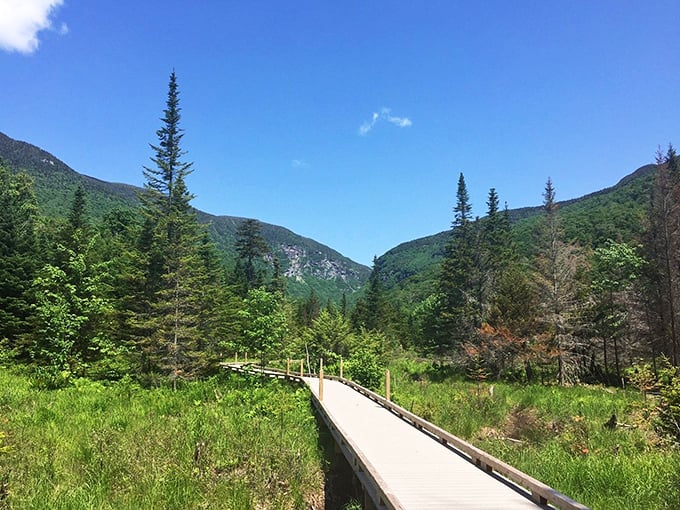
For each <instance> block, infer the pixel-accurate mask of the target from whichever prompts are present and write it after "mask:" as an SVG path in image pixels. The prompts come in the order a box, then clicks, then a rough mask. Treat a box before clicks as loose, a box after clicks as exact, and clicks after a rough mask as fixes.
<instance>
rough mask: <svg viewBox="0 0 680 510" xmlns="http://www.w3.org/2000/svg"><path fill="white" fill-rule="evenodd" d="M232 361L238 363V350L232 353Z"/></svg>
mask: <svg viewBox="0 0 680 510" xmlns="http://www.w3.org/2000/svg"><path fill="white" fill-rule="evenodd" d="M234 363H238V352H235V353H234Z"/></svg>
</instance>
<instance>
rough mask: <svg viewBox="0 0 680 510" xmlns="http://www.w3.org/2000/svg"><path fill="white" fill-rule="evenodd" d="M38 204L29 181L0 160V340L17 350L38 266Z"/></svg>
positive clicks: (26, 175)
mask: <svg viewBox="0 0 680 510" xmlns="http://www.w3.org/2000/svg"><path fill="white" fill-rule="evenodd" d="M37 217H38V208H37V201H36V198H35V194H34V192H33V181H32V179H31V178H30V177H29V176H28V174H26V173H24V172H20V173H18V174H12V173H11V172H10V171H9V169H8V168H6V167H5V166H3V164H2V163H1V162H0V343H1V342H3V341H4V342H6V345H5V347H6V348H7V349H8V352H11V353H16V354H23V355H25V353H19V352H18V350H20V345H19V339H20V337H21V336H22V335H24V334H25V333H26V332H27V330H28V327H29V322H30V320H31V317H32V314H33V312H32V310H31V302H32V297H31V285H32V282H33V278H34V276H35V271H36V270H37V268H38V267H39V259H40V257H39V255H38V250H37V240H36V233H35V228H36V221H37Z"/></svg>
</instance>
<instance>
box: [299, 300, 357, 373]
mask: <svg viewBox="0 0 680 510" xmlns="http://www.w3.org/2000/svg"><path fill="white" fill-rule="evenodd" d="M302 342H303V343H304V345H302V346H300V351H301V353H302V352H304V353H305V354H307V353H309V358H310V363H311V364H312V365H313V366H314V367H316V366H318V363H319V360H320V359H321V358H323V360H324V364H325V365H333V364H335V363H337V362H338V361H339V358H340V356H344V357H345V358H346V357H347V356H348V354H349V351H350V348H351V346H352V345H353V343H354V333H353V332H352V328H351V326H350V324H349V322H348V320H347V319H346V318H345V317H343V316H342V315H341V314H340V313H339V312H338V311H337V310H335V309H334V308H331V309H328V308H324V309H323V310H321V312H320V313H319V315H318V317H316V318H315V319H314V320H313V321H312V325H311V326H310V327H309V328H307V329H306V330H304V332H303V334H302Z"/></svg>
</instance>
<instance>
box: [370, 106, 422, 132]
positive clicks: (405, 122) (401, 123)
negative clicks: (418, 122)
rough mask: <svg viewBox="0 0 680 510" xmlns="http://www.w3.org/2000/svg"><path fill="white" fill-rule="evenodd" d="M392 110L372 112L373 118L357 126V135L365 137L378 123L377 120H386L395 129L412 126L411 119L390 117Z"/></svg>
mask: <svg viewBox="0 0 680 510" xmlns="http://www.w3.org/2000/svg"><path fill="white" fill-rule="evenodd" d="M391 112H392V110H390V109H389V108H382V109H381V110H380V113H378V112H373V116H372V117H371V120H369V121H366V122H364V123H363V124H362V125H361V126H359V134H360V135H361V136H365V135H367V134H368V133H369V131H371V129H373V126H375V124H376V123H377V122H378V121H379V120H381V119H382V120H386V121H387V122H389V123H390V124H394V125H395V126H397V127H400V128H404V127H409V126H411V125H412V124H413V122H411V119H409V118H408V117H396V116H394V115H392V113H391Z"/></svg>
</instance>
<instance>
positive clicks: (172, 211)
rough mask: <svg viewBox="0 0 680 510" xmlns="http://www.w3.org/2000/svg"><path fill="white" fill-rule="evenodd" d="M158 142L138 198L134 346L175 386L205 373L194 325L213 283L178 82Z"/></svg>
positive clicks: (147, 366) (201, 315)
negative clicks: (140, 311) (140, 329)
mask: <svg viewBox="0 0 680 510" xmlns="http://www.w3.org/2000/svg"><path fill="white" fill-rule="evenodd" d="M163 113H164V115H163V118H162V119H161V120H162V123H163V124H162V127H161V128H160V129H159V130H158V131H157V132H156V135H157V137H158V145H151V148H152V150H153V151H154V156H153V157H152V158H151V161H152V162H153V163H154V165H155V167H144V177H145V178H146V183H145V187H144V192H143V194H142V196H141V202H142V212H143V215H144V218H145V226H144V229H143V232H142V243H141V246H142V249H143V250H144V252H145V256H144V257H143V258H142V261H143V263H144V265H145V267H144V270H143V274H144V277H145V278H144V281H143V282H142V283H143V286H144V287H145V288H146V289H147V293H146V297H147V299H148V300H149V302H148V303H147V306H146V310H145V311H146V321H145V328H144V329H145V336H144V338H142V339H141V342H140V346H141V347H142V352H143V365H144V368H145V370H146V371H149V372H154V371H159V372H161V373H163V374H164V375H167V376H168V377H169V379H170V381H171V382H172V385H173V388H176V386H177V381H178V379H189V378H192V377H195V376H196V375H198V374H201V373H203V372H204V371H205V370H206V364H207V361H208V359H207V354H208V353H206V352H205V350H204V349H202V348H201V347H202V340H201V332H200V328H199V325H200V323H201V322H202V321H204V322H205V321H206V319H205V312H206V308H207V307H208V303H206V299H205V296H206V294H205V291H206V285H210V284H211V278H210V276H208V275H207V269H208V268H206V264H205V259H204V258H203V257H202V256H201V250H202V244H203V243H204V241H205V237H204V235H203V232H202V228H201V227H200V225H199V223H198V220H197V218H196V213H195V211H194V210H193V209H192V207H191V205H190V202H191V200H192V199H193V198H194V196H193V195H192V194H191V193H190V192H189V190H188V189H187V186H186V177H187V176H188V175H189V174H190V173H191V172H192V168H191V167H192V163H189V162H185V161H183V159H182V158H183V156H184V155H185V154H186V153H185V152H184V151H183V150H182V149H181V141H182V137H183V135H184V133H183V130H182V129H181V128H180V107H179V92H178V88H177V78H176V75H175V72H174V71H173V72H172V74H171V75H170V82H169V85H168V97H167V101H166V108H165V110H164V111H163Z"/></svg>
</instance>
